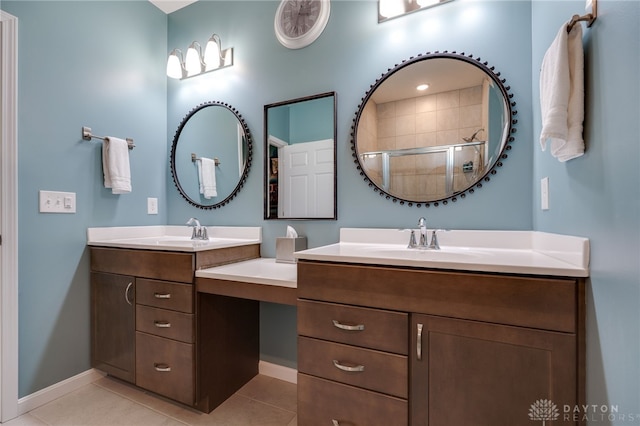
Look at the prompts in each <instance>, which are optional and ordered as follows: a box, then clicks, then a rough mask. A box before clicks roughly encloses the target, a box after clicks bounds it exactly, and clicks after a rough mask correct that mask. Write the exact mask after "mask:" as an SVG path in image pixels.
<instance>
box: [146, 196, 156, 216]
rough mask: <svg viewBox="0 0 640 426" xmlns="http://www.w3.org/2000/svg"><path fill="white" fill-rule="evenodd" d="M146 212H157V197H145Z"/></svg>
mask: <svg viewBox="0 0 640 426" xmlns="http://www.w3.org/2000/svg"><path fill="white" fill-rule="evenodd" d="M147 214H158V199H157V198H147Z"/></svg>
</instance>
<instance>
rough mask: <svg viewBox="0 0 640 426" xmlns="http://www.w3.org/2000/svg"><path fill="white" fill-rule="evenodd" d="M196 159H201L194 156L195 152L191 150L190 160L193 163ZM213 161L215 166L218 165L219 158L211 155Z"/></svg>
mask: <svg viewBox="0 0 640 426" xmlns="http://www.w3.org/2000/svg"><path fill="white" fill-rule="evenodd" d="M196 160H202V158H198V157H197V156H196V154H195V153H193V152H192V153H191V161H193V162H194V163H195V162H196ZM213 162H214V163H215V164H216V166H219V165H220V160H219V159H218V157H213Z"/></svg>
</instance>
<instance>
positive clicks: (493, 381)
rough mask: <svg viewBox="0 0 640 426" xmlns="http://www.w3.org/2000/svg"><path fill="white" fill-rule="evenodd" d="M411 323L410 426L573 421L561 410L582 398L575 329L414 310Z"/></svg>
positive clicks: (488, 425)
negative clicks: (559, 329)
mask: <svg viewBox="0 0 640 426" xmlns="http://www.w3.org/2000/svg"><path fill="white" fill-rule="evenodd" d="M411 323H412V333H411V334H412V337H411V341H412V345H411V346H412V351H411V352H412V353H411V354H410V357H411V361H410V362H411V378H410V380H411V385H410V386H411V394H410V401H411V404H410V405H411V419H412V421H411V425H412V426H418V425H420V426H423V425H429V426H460V425H474V426H485V425H486V426H495V425H509V426H518V425H522V426H531V425H532V424H534V423H532V421H536V424H542V422H538V421H547V420H554V422H553V424H554V425H556V424H573V422H571V421H570V420H571V419H565V414H564V412H563V407H564V406H565V405H569V406H574V405H575V404H576V400H577V398H576V392H577V365H576V337H575V335H574V334H569V333H558V332H550V331H543V330H535V329H528V328H523V327H513V326H504V325H498V324H489V323H482V322H476V321H465V320H456V319H448V318H442V317H433V316H428V315H415V314H414V315H412V321H411ZM547 401H550V404H553V405H550V404H549V405H545V402H547ZM554 406H555V408H554Z"/></svg>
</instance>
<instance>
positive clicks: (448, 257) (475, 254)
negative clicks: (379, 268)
mask: <svg viewBox="0 0 640 426" xmlns="http://www.w3.org/2000/svg"><path fill="white" fill-rule="evenodd" d="M358 250H361V251H362V253H363V254H366V255H369V256H376V257H386V258H394V259H410V260H416V261H420V260H425V261H426V260H434V261H441V262H448V261H464V260H469V259H471V258H479V257H481V256H482V253H480V252H479V251H477V250H473V249H471V248H466V247H441V248H440V250H425V249H417V248H407V247H406V246H400V245H396V244H380V245H370V244H363V245H362V247H359V248H358Z"/></svg>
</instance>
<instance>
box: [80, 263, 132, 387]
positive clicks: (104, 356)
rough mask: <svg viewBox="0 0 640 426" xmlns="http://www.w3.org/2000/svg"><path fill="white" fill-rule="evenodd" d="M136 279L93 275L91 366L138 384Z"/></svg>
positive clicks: (122, 276)
mask: <svg viewBox="0 0 640 426" xmlns="http://www.w3.org/2000/svg"><path fill="white" fill-rule="evenodd" d="M135 282H136V279H135V277H132V276H127V275H116V274H106V273H99V272H92V273H91V306H92V311H91V365H92V366H94V367H95V368H98V369H100V370H102V371H104V372H106V373H108V374H111V375H112V376H114V377H117V378H119V379H122V380H126V381H127V382H131V383H133V382H135V355H136V345H135Z"/></svg>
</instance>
